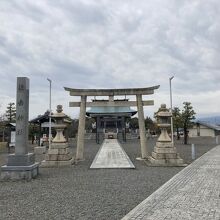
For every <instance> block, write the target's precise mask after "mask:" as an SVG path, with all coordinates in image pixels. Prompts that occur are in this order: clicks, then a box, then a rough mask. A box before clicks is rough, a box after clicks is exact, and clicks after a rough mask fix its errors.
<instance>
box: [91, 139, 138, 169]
mask: <svg viewBox="0 0 220 220" xmlns="http://www.w3.org/2000/svg"><path fill="white" fill-rule="evenodd" d="M90 168H92V169H94V168H95V169H97V168H135V166H134V164H133V163H132V162H131V160H130V158H129V157H128V155H127V154H126V153H125V151H124V150H123V148H122V147H121V146H120V144H119V142H118V140H117V139H105V140H104V142H103V144H102V146H101V147H100V149H99V151H98V153H97V154H96V156H95V159H94V160H93V162H92V165H91V166H90Z"/></svg>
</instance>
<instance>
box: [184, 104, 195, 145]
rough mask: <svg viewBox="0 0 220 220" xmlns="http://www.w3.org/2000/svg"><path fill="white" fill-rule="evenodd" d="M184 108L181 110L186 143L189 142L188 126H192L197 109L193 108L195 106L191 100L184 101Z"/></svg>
mask: <svg viewBox="0 0 220 220" xmlns="http://www.w3.org/2000/svg"><path fill="white" fill-rule="evenodd" d="M183 105H184V106H183V110H182V112H181V120H182V125H183V131H184V144H187V142H188V128H190V127H191V126H192V124H193V123H192V120H193V119H195V114H196V113H195V111H194V110H193V107H192V106H191V103H190V102H184V103H183Z"/></svg>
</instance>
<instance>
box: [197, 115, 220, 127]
mask: <svg viewBox="0 0 220 220" xmlns="http://www.w3.org/2000/svg"><path fill="white" fill-rule="evenodd" d="M196 121H204V122H208V123H210V124H215V125H220V116H210V117H204V118H197V119H196Z"/></svg>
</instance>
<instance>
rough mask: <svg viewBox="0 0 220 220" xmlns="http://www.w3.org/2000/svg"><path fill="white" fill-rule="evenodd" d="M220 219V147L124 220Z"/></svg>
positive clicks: (198, 161) (146, 200)
mask: <svg viewBox="0 0 220 220" xmlns="http://www.w3.org/2000/svg"><path fill="white" fill-rule="evenodd" d="M128 219H129V220H136V219H138V220H140V219H144V220H160V219H169V220H173V219H181V220H182V219H187V220H190V219H192V220H195V219H198V220H202V219H204V220H209V219H210V220H220V146H217V147H215V148H213V149H212V150H210V151H209V152H207V153H206V154H204V155H203V156H202V157H200V158H199V159H197V160H196V161H194V162H193V163H192V164H190V165H189V166H188V167H186V168H185V169H183V170H182V171H180V172H179V173H178V174H177V175H175V176H174V177H173V178H172V179H170V180H169V181H168V182H167V183H165V184H164V185H163V186H162V187H160V188H159V189H158V190H157V191H155V192H154V193H153V194H151V195H150V196H149V197H148V198H147V199H145V200H144V201H143V202H142V203H140V204H139V205H138V206H137V207H135V208H134V209H133V210H132V211H131V212H129V213H128V214H127V215H126V216H125V217H124V218H122V220H128Z"/></svg>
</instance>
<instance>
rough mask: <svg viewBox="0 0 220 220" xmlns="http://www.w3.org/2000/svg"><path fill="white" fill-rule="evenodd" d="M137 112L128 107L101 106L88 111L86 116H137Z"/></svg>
mask: <svg viewBox="0 0 220 220" xmlns="http://www.w3.org/2000/svg"><path fill="white" fill-rule="evenodd" d="M136 113H137V111H135V110H133V109H131V108H130V107H126V106H99V107H91V108H90V109H89V110H88V111H86V115H88V116H90V115H92V114H93V115H98V114H100V115H108V114H121V115H123V114H130V115H135V114H136Z"/></svg>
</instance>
